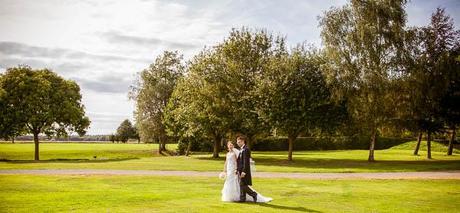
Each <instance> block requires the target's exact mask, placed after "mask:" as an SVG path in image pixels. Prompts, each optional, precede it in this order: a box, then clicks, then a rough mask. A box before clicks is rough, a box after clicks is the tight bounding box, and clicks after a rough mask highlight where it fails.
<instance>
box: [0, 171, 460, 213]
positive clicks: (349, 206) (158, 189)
mask: <svg viewBox="0 0 460 213" xmlns="http://www.w3.org/2000/svg"><path fill="white" fill-rule="evenodd" d="M222 184H223V183H222V181H221V180H219V179H218V178H217V177H216V178H188V177H187V178H186V177H151V176H77V175H75V176H73V175H59V176H58V175H49V176H46V175H0V185H1V186H2V187H0V212H30V211H31V210H32V211H33V212H219V211H223V212H280V211H286V212H458V211H459V209H460V181H459V180H371V181H370V180H299V179H255V180H254V187H255V189H257V190H258V191H259V192H260V193H262V194H263V195H265V196H269V197H272V198H273V199H274V201H273V202H270V203H268V204H253V203H243V204H241V203H223V202H221V201H220V190H221V189H222Z"/></svg>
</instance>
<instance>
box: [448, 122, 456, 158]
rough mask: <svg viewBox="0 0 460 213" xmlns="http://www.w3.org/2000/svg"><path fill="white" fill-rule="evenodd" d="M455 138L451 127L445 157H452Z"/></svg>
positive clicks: (453, 129) (453, 128)
mask: <svg viewBox="0 0 460 213" xmlns="http://www.w3.org/2000/svg"><path fill="white" fill-rule="evenodd" d="M455 137H456V132H455V126H453V127H452V134H451V136H450V140H449V146H448V148H447V155H452V152H453V151H454V141H455Z"/></svg>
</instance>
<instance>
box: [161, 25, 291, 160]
mask: <svg viewBox="0 0 460 213" xmlns="http://www.w3.org/2000/svg"><path fill="white" fill-rule="evenodd" d="M281 51H284V38H281V37H273V36H272V35H271V34H269V33H268V32H267V31H265V30H253V31H252V30H249V29H247V28H241V29H233V30H232V31H231V32H230V35H229V36H228V37H227V38H226V39H224V41H223V42H221V43H219V44H218V45H216V46H214V47H212V48H208V49H204V50H203V51H202V52H201V53H200V54H199V55H197V56H195V57H194V58H193V59H192V60H191V62H190V64H189V66H188V73H187V76H186V77H185V78H184V79H183V81H181V82H180V84H179V85H178V86H177V88H176V90H175V91H174V94H173V97H174V98H172V99H171V100H172V101H171V102H170V103H171V105H170V109H171V113H170V114H171V115H172V116H169V117H170V118H171V119H169V122H170V123H171V124H172V125H170V127H171V128H170V130H171V132H176V133H177V134H181V135H182V137H190V136H193V135H196V134H200V135H204V136H206V137H207V138H211V139H212V141H213V147H214V151H213V157H218V156H219V152H220V149H221V143H222V141H223V138H224V137H225V136H226V134H228V133H236V132H239V133H244V134H245V135H247V136H248V138H249V139H250V140H249V142H250V141H252V140H253V139H254V138H255V135H257V134H259V133H261V132H263V131H264V130H266V129H267V126H266V125H264V122H263V121H262V120H261V119H260V118H259V115H258V113H257V111H256V110H255V107H256V97H255V95H257V94H255V88H256V79H257V78H260V77H261V76H263V75H264V73H266V72H267V70H268V62H269V59H270V57H271V56H272V55H273V54H275V53H277V52H281ZM174 126H175V127H179V129H176V128H174ZM188 141H189V142H190V141H192V140H188Z"/></svg>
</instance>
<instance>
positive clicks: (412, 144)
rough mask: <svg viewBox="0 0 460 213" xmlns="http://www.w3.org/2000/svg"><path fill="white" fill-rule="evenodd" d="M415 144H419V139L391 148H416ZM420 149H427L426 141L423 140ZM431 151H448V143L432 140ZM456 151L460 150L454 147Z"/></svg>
mask: <svg viewBox="0 0 460 213" xmlns="http://www.w3.org/2000/svg"><path fill="white" fill-rule="evenodd" d="M415 145H417V141H409V142H406V143H403V144H400V145H397V146H394V147H391V148H390V150H392V149H398V150H414V149H415ZM419 151H426V141H422V142H421V143H420V150H419ZM431 151H432V152H445V153H447V145H444V144H442V143H439V142H436V141H432V142H431ZM454 153H460V150H458V149H456V148H455V147H454Z"/></svg>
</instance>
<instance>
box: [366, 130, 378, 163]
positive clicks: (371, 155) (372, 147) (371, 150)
mask: <svg viewBox="0 0 460 213" xmlns="http://www.w3.org/2000/svg"><path fill="white" fill-rule="evenodd" d="M376 137H377V131H376V129H373V130H372V135H371V144H370V145H369V158H368V159H367V161H369V162H374V161H375V159H374V150H375V141H376Z"/></svg>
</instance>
